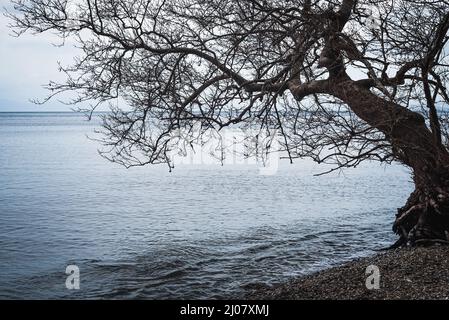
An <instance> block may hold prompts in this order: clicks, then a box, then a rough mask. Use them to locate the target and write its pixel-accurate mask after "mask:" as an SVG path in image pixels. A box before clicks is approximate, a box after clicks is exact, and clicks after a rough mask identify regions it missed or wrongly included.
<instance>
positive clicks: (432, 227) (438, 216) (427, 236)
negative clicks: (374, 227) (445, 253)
mask: <svg viewBox="0 0 449 320" xmlns="http://www.w3.org/2000/svg"><path fill="white" fill-rule="evenodd" d="M429 190H431V191H429ZM393 231H394V232H395V233H396V234H398V235H399V237H400V238H399V240H398V241H396V243H394V244H393V245H392V246H391V247H389V248H388V249H395V248H399V247H403V246H427V245H432V244H436V243H438V244H445V245H446V244H448V245H449V193H448V192H446V191H444V190H443V188H441V187H436V188H426V189H421V190H416V191H414V192H413V193H412V194H411V195H410V198H409V199H408V201H407V204H406V205H405V206H404V207H402V208H400V209H398V214H397V215H396V221H395V222H394V225H393Z"/></svg>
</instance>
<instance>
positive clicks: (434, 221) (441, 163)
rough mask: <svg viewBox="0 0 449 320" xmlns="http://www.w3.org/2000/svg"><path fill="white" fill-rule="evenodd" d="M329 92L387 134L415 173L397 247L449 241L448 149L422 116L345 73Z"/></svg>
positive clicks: (400, 220)
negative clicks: (371, 89)
mask: <svg viewBox="0 0 449 320" xmlns="http://www.w3.org/2000/svg"><path fill="white" fill-rule="evenodd" d="M328 89H329V91H330V93H331V94H332V95H334V96H335V97H337V98H339V99H341V100H342V101H344V102H345V103H347V104H348V106H349V107H350V108H351V110H352V111H353V112H354V113H355V114H356V115H357V116H359V117H360V118H361V119H363V120H364V121H366V122H367V123H368V124H369V125H371V126H373V127H375V128H377V129H379V130H380V131H381V132H383V133H384V134H385V136H386V138H387V139H388V140H389V141H390V142H391V144H392V147H393V152H394V153H395V156H396V157H397V158H398V159H399V160H400V161H401V162H403V163H404V164H406V165H407V166H409V167H410V168H411V169H412V171H413V180H414V183H415V188H416V189H415V191H414V192H413V193H412V194H411V196H410V198H409V199H408V201H407V203H406V205H405V206H404V207H403V208H400V209H398V214H397V216H396V221H395V223H394V226H393V230H394V231H395V232H396V233H397V234H398V235H399V236H400V239H399V241H398V242H397V246H399V245H405V244H408V245H417V244H425V243H433V242H447V241H449V153H448V152H447V150H446V149H445V148H444V147H443V146H442V145H441V143H440V141H439V140H438V139H435V136H434V135H433V134H432V132H430V130H429V129H428V128H427V126H426V124H425V120H424V118H423V117H422V116H421V115H420V114H418V113H415V112H413V111H410V110H409V109H407V108H405V107H402V106H400V105H398V104H395V103H393V102H389V101H387V100H385V99H383V98H381V97H378V96H377V95H375V94H373V93H372V92H371V91H370V89H369V88H366V87H363V86H360V85H358V84H357V82H355V81H353V80H351V79H350V78H349V77H348V76H347V75H343V76H340V77H339V78H338V79H334V80H333V81H330V82H329V88H328Z"/></svg>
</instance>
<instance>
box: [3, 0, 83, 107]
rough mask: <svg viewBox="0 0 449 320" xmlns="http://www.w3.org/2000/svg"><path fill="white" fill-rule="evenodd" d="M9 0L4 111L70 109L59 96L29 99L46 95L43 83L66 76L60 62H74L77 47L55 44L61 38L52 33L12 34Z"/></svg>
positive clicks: (4, 2) (4, 28)
mask: <svg viewBox="0 0 449 320" xmlns="http://www.w3.org/2000/svg"><path fill="white" fill-rule="evenodd" d="M9 4H10V3H9V0H0V8H1V11H2V14H1V15H0V112H2V111H59V110H70V107H68V106H65V105H63V104H61V103H59V102H58V101H57V100H54V101H50V102H48V103H46V104H44V105H35V104H33V103H31V102H30V101H29V100H30V99H36V98H38V99H39V98H44V97H45V96H46V94H47V91H46V90H45V89H43V88H42V85H43V84H46V83H48V82H49V80H58V79H63V77H62V75H61V74H60V73H59V72H58V64H57V63H58V61H62V62H70V61H71V57H73V56H74V55H76V49H75V48H73V47H63V48H58V47H55V46H53V45H52V44H51V43H52V41H53V42H54V43H56V42H57V41H56V39H55V38H52V37H51V35H46V36H45V37H42V36H38V37H37V36H36V37H35V36H31V35H25V36H22V37H19V38H14V37H12V36H11V35H10V34H11V31H10V30H9V29H8V27H7V25H8V23H9V19H8V18H6V17H5V16H4V15H3V13H4V9H3V8H4V7H8V6H9Z"/></svg>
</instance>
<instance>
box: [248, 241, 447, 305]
mask: <svg viewBox="0 0 449 320" xmlns="http://www.w3.org/2000/svg"><path fill="white" fill-rule="evenodd" d="M370 265H375V266H377V267H378V268H379V271H380V288H379V289H372V290H368V289H367V287H366V280H367V278H368V277H369V276H370V274H366V273H365V272H366V268H367V267H368V266H370ZM247 298H248V299H262V300H265V299H274V300H276V299H283V300H316V299H326V300H327V299H335V300H341V299H345V300H346V299H349V300H353V299H395V300H396V299H401V300H402V299H404V300H405V299H406V300H409V299H412V300H415V299H432V300H434V299H438V300H448V299H449V247H448V246H432V247H427V248H424V247H420V248H402V249H396V250H392V251H386V252H383V253H380V254H378V255H376V256H373V257H369V258H363V259H358V260H354V261H352V262H350V263H348V264H345V265H343V266H339V267H334V268H330V269H327V270H323V271H321V272H317V273H314V274H311V275H308V276H304V277H301V278H298V279H294V280H291V281H290V282H288V283H284V284H281V285H277V286H273V287H266V288H259V289H255V290H254V291H252V292H251V293H249V294H248V296H247Z"/></svg>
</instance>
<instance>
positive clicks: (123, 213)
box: [0, 113, 412, 299]
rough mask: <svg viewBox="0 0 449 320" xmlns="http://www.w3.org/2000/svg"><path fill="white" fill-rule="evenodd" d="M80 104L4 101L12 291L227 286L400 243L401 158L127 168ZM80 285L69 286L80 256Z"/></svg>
mask: <svg viewBox="0 0 449 320" xmlns="http://www.w3.org/2000/svg"><path fill="white" fill-rule="evenodd" d="M96 126H97V122H96V121H93V122H86V121H85V120H84V118H83V117H82V116H81V115H78V114H74V113H24V114H21V113H0V298H149V299H152V298H186V299H187V298H193V299H195V298H219V297H224V298H226V297H231V298H236V297H239V296H241V295H242V294H244V293H245V292H246V290H248V288H250V287H251V285H253V284H257V283H264V284H273V283H278V282H281V281H285V280H288V279H290V278H291V277H295V276H298V275H302V274H306V273H310V272H312V271H315V270H318V269H322V268H325V267H328V266H330V265H335V264H339V263H342V262H344V261H347V260H349V259H351V258H354V257H359V256H365V255H369V254H372V253H373V250H374V249H379V248H381V247H384V246H387V245H389V244H391V243H392V242H393V241H394V239H395V237H394V235H393V234H392V232H391V224H392V222H393V218H394V212H395V208H397V207H399V206H402V205H403V203H404V202H405V199H406V198H407V196H408V194H409V193H410V192H411V191H412V185H411V183H410V177H409V174H408V172H407V171H406V170H405V169H404V168H402V167H399V166H390V167H386V168H385V167H380V166H379V165H378V164H367V165H365V166H364V167H361V168H358V169H354V170H347V171H345V172H344V173H343V174H331V175H327V176H322V177H315V176H313V175H314V174H315V173H319V172H322V171H324V170H325V168H324V167H322V166H318V165H315V164H313V163H311V162H309V161H297V162H296V163H295V164H294V165H290V164H288V163H281V166H280V169H279V171H278V173H277V174H276V175H273V176H261V175H259V171H258V169H257V168H256V167H254V166H249V165H247V166H245V165H234V166H224V167H221V166H219V165H210V166H203V167H198V166H188V165H185V166H181V167H178V168H176V169H175V170H174V171H173V172H172V173H169V172H168V170H167V168H166V167H165V166H149V167H142V168H134V169H130V170H127V169H125V168H123V167H120V166H118V165H114V164H112V163H109V162H107V161H106V160H104V159H103V158H101V157H100V156H99V155H98V154H97V151H96V149H97V147H98V145H96V143H95V142H93V141H91V140H89V139H87V137H86V134H91V133H92V132H93V130H94V128H95V127H96ZM72 264H74V265H77V266H78V267H79V268H80V274H81V278H80V280H81V285H80V286H81V287H80V290H67V289H66V287H65V281H66V277H67V276H66V274H65V269H66V266H67V265H72Z"/></svg>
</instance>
